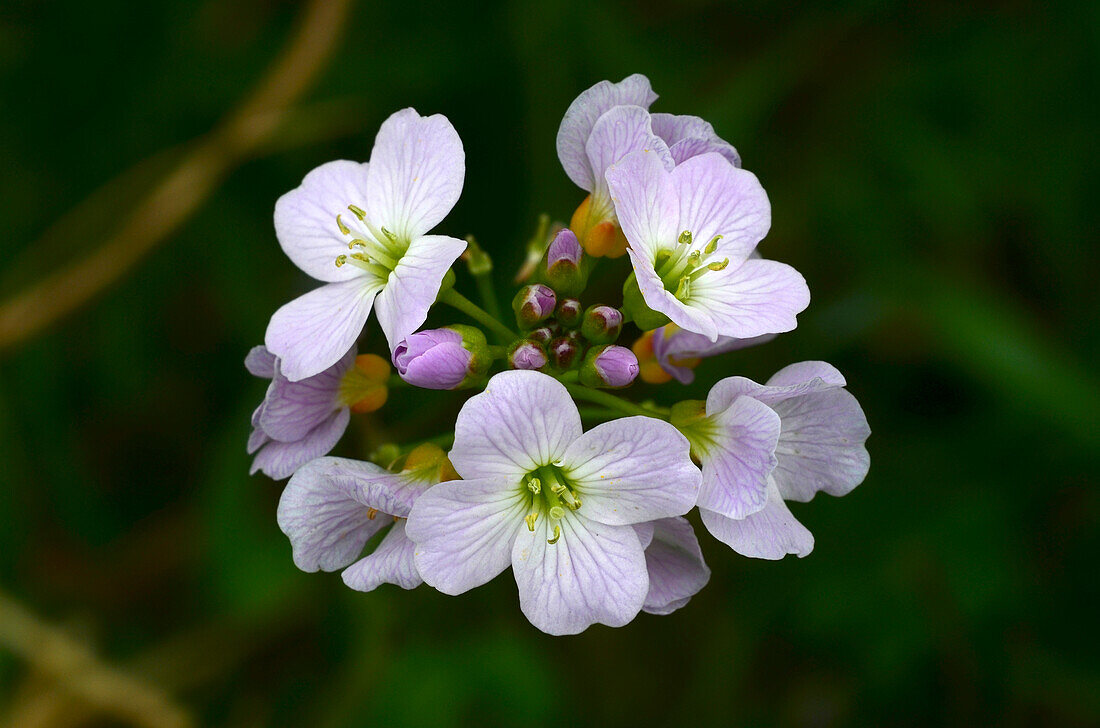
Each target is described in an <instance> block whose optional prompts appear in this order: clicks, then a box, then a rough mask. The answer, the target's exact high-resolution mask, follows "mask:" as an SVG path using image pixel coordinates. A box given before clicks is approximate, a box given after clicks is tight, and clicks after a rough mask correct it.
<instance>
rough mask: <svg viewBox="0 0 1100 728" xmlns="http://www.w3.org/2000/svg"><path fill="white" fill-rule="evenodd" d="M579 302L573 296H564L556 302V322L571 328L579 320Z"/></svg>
mask: <svg viewBox="0 0 1100 728" xmlns="http://www.w3.org/2000/svg"><path fill="white" fill-rule="evenodd" d="M581 311H582V309H581V302H580V301H578V300H577V299H575V298H564V299H562V302H561V303H559V304H558V323H560V324H561V325H562V326H564V327H566V328H568V329H571V328H573V327H575V326H576V325H577V324H579V323H580V322H581Z"/></svg>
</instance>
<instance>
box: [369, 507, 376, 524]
mask: <svg viewBox="0 0 1100 728" xmlns="http://www.w3.org/2000/svg"><path fill="white" fill-rule="evenodd" d="M377 515H378V509H377V508H368V509H367V520H368V521H373V520H374V517H375V516H377Z"/></svg>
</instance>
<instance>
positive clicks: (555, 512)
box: [550, 506, 565, 521]
mask: <svg viewBox="0 0 1100 728" xmlns="http://www.w3.org/2000/svg"><path fill="white" fill-rule="evenodd" d="M564 516H565V509H564V508H562V507H561V506H554V507H553V508H551V509H550V517H551V518H552V519H554V520H555V521H560V520H561V519H562V517H564Z"/></svg>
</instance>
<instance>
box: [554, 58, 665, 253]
mask: <svg viewBox="0 0 1100 728" xmlns="http://www.w3.org/2000/svg"><path fill="white" fill-rule="evenodd" d="M656 99H657V94H655V93H653V89H652V88H650V85H649V79H647V78H646V77H645V76H643V75H641V74H637V73H636V74H634V75H633V76H628V77H626V78H624V79H623V80H622V81H620V82H619V83H611V82H610V81H601V82H599V83H597V84H596V85H595V86H593V87H591V88H589V89H588V90H586V91H584V92H583V93H581V95H580V96H578V97H577V98H576V99H574V100H573V103H572V104H570V105H569V108H568V109H566V111H565V116H563V117H562V120H561V126H560V127H559V128H558V142H557V145H558V159H559V160H561V165H562V167H563V168H564V169H565V173H566V174H567V175H569V179H571V180H573V182H575V183H576V184H577V186H578V187H580V188H581V189H583V190H585V191H587V192H588V193H589V195H588V197H586V198H585V199H584V201H583V202H582V203H581V204H580V206H579V207H578V208H577V210H576V212H575V213H574V214H573V219H572V221H571V222H570V223H569V227H570V228H572V230H573V232H575V233H576V234H577V237H578V238H580V241H581V243H582V244H583V245H584V249H585V250H586V251H587V252H588V253H589V254H590V255H595V256H603V255H608V256H610V257H618V256H620V255H622V254H623V253H624V252H625V250H626V239H625V238H624V237H623V235H622V231H621V230H619V228H618V226H617V224H616V220H615V206H614V205H613V204H612V202H611V195H610V193H609V192H608V189H607V180H606V179H605V177H604V172H605V171H606V170H607V168H608V167H609V166H610V165H612V164H614V163H615V162H617V161H618V160H620V159H622V158H623V157H624V156H626V155H627V154H629V153H630V152H634V151H638V150H642V149H651V150H653V151H654V153H655V154H656V155H658V156H660V158H661V159H662V161H663V162H664V163H665V164H666V165H667V166H668V167H669V168H672V166H673V165H674V164H675V162H674V161H673V158H672V154H671V153H670V152H669V149H668V145H667V144H666V143H665V142H664V140H663V139H661V137H659V136H657V135H656V134H655V133H654V131H653V126H652V123H651V121H650V115H649V112H648V111H647V109H648V108H649V105H650V104H652V103H653V102H654V101H655V100H656Z"/></svg>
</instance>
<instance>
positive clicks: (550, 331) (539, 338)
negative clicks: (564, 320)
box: [527, 324, 561, 346]
mask: <svg viewBox="0 0 1100 728" xmlns="http://www.w3.org/2000/svg"><path fill="white" fill-rule="evenodd" d="M560 329H561V327H560V326H558V325H556V324H555V325H554V326H540V327H538V328H537V329H532V330H531V332H530V333H528V334H527V338H528V339H531V340H532V341H536V342H538V343H539V344H542V345H543V346H546V345H547V344H549V343H550V340H551V339H553V338H554V337H555V336H557V335H558V334H559V333H560Z"/></svg>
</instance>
